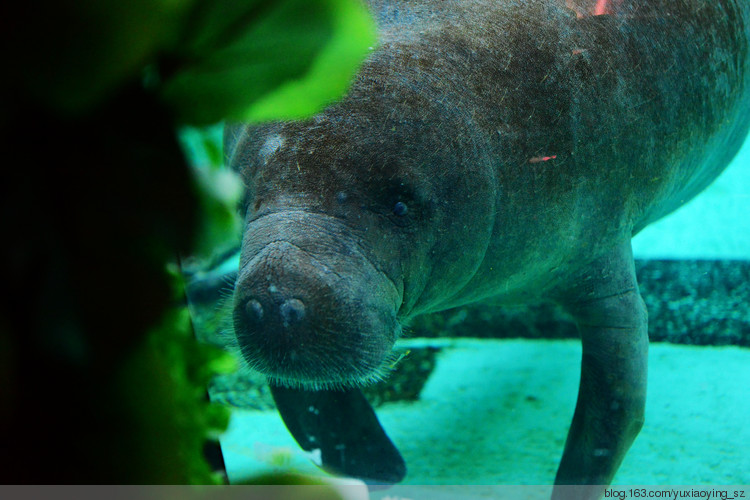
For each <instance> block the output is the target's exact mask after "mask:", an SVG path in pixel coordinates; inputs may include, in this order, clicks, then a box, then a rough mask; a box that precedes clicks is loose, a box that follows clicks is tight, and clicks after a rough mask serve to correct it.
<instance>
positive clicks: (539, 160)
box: [529, 155, 557, 163]
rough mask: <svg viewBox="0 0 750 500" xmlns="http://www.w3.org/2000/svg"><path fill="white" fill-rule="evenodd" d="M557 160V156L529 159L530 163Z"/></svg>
mask: <svg viewBox="0 0 750 500" xmlns="http://www.w3.org/2000/svg"><path fill="white" fill-rule="evenodd" d="M555 158H557V155H552V156H534V157H533V158H529V163H540V162H543V161H549V160H554V159H555Z"/></svg>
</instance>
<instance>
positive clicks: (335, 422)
mask: <svg viewBox="0 0 750 500" xmlns="http://www.w3.org/2000/svg"><path fill="white" fill-rule="evenodd" d="M270 387H271V393H272V394H273V399H274V401H275V402H276V407H277V408H278V410H279V413H280V414H281V418H282V419H283V420H284V424H286V427H287V429H289V432H290V433H291V434H292V436H294V439H296V440H297V443H299V445H300V446H301V447H302V449H304V450H306V451H311V450H314V449H316V448H317V449H320V451H321V460H322V462H323V468H324V469H326V470H327V471H329V472H332V473H335V474H339V475H344V476H349V477H355V478H358V479H361V480H363V481H365V482H366V483H369V484H393V483H398V482H400V481H401V480H402V479H403V478H404V476H405V475H406V464H405V463H404V459H403V458H402V457H401V454H400V453H399V452H398V450H397V449H396V447H395V446H394V445H393V443H392V442H391V440H390V439H389V438H388V436H387V435H386V433H385V431H384V430H383V428H382V427H381V426H380V422H378V418H377V416H375V412H374V411H373V409H372V407H371V406H370V403H368V402H367V400H366V399H365V396H364V394H362V391H360V390H359V389H346V390H323V391H306V390H302V389H290V388H287V387H281V386H275V385H271V386H270Z"/></svg>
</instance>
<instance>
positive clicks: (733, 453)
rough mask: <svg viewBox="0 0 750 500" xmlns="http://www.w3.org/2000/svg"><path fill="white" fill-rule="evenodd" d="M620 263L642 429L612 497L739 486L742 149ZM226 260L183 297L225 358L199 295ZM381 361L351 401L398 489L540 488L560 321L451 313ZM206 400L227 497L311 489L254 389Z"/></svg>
mask: <svg viewBox="0 0 750 500" xmlns="http://www.w3.org/2000/svg"><path fill="white" fill-rule="evenodd" d="M193 153H194V155H195V154H199V152H198V153H196V151H195V150H194V151H193ZM633 251H634V255H635V258H636V270H637V274H638V281H639V286H640V288H641V293H642V295H643V296H644V300H645V301H646V303H647V306H648V308H649V336H650V339H651V347H650V352H649V358H650V359H649V376H648V384H649V385H648V400H647V407H646V424H645V426H644V428H643V430H642V431H641V433H640V435H639V436H638V438H637V439H636V441H635V444H634V445H633V447H632V449H631V450H630V452H629V453H628V455H627V456H626V458H625V460H624V462H623V464H622V466H621V468H620V469H619V471H618V473H617V475H616V476H615V478H614V482H613V484H615V485H617V484H623V485H642V484H655V485H721V484H750V427H749V426H747V424H746V421H747V415H748V413H749V411H748V410H749V409H750V349H748V347H750V140H746V142H745V144H744V146H743V148H742V150H741V151H740V152H739V154H738V155H737V157H736V158H735V160H734V161H733V163H732V164H731V165H730V167H729V168H728V169H727V170H726V171H725V172H724V173H723V174H722V176H721V177H719V178H718V179H717V180H716V181H715V182H714V183H713V184H712V185H711V186H710V187H709V188H708V189H707V190H706V191H705V192H703V193H702V194H700V195H699V196H697V197H696V198H695V199H694V200H692V201H691V202H689V203H688V204H687V205H685V206H683V207H682V208H680V209H679V210H678V211H677V212H675V213H673V214H671V215H669V216H668V217H666V218H664V219H662V220H660V221H658V222H657V223H654V224H652V225H651V226H649V227H647V228H646V229H645V230H644V231H642V232H641V233H640V234H638V235H637V236H636V237H635V238H634V239H633ZM229 254H230V256H229V258H227V259H225V260H224V261H222V262H220V263H214V267H213V269H212V270H206V271H200V272H195V273H193V274H191V276H192V283H191V284H190V285H189V287H188V295H189V296H190V298H191V299H192V300H191V312H192V314H193V318H194V322H195V325H196V327H197V329H198V334H199V337H202V338H203V339H204V340H207V341H209V342H211V343H215V344H219V345H221V344H222V343H226V342H229V343H231V338H227V335H231V334H228V333H227V332H226V331H224V330H225V327H226V325H227V324H228V322H227V319H226V314H227V311H229V310H230V309H228V308H226V307H224V308H222V302H221V299H219V300H218V301H217V299H216V296H215V295H214V294H212V293H208V292H207V290H208V291H209V292H210V291H212V290H213V288H212V286H214V287H217V285H216V283H219V284H220V285H218V287H217V288H219V289H223V291H221V292H220V293H222V294H223V296H224V299H223V300H224V301H226V298H227V297H229V296H230V294H231V283H232V280H233V279H234V276H235V275H236V269H237V256H236V255H232V254H231V252H229ZM222 332H223V333H222ZM396 350H397V351H400V352H401V353H403V354H404V356H403V358H402V359H401V360H400V361H399V363H398V366H397V368H396V370H395V371H394V372H393V373H392V374H391V376H390V377H389V378H388V379H387V380H385V381H383V382H381V383H379V384H377V385H375V386H373V387H369V388H367V390H366V391H365V393H366V395H367V397H368V399H369V400H370V402H371V403H372V404H373V406H375V408H376V413H377V415H378V417H379V419H380V421H381V424H382V425H383V427H384V429H385V430H386V432H387V433H388V435H389V436H390V438H391V439H392V440H393V442H394V444H395V445H396V447H397V448H398V449H399V450H400V452H401V453H402V455H403V457H404V459H405V461H406V464H407V469H408V473H407V476H406V479H405V481H404V483H403V484H405V485H436V484H442V485H494V484H521V485H523V484H527V485H534V484H550V483H551V482H552V481H553V480H554V475H555V471H556V468H557V465H558V463H559V460H560V456H561V454H562V449H563V445H564V442H565V437H566V434H567V431H568V427H569V425H570V420H571V418H572V414H573V409H574V406H575V401H576V395H577V390H578V382H579V376H580V356H581V348H580V343H579V341H578V340H577V333H576V330H575V327H574V325H573V324H572V323H571V322H569V321H567V320H566V318H565V317H564V315H562V314H561V313H560V312H559V311H557V310H555V309H554V308H553V307H550V306H535V307H529V308H523V309H517V310H500V309H497V308H491V307H488V306H483V305H474V306H466V307H460V308H457V309H452V310H448V311H444V312H441V313H437V314H432V315H427V316H422V317H419V318H417V319H416V320H415V321H414V322H413V324H412V325H411V326H410V328H407V329H405V336H404V338H403V339H402V340H400V341H399V342H398V343H397V346H396ZM210 394H211V398H212V400H213V401H215V402H220V403H224V404H227V405H229V406H230V407H231V408H232V415H231V420H230V424H229V427H228V429H227V431H226V432H225V433H224V434H223V435H222V436H221V438H220V441H221V449H222V452H223V457H224V463H225V466H226V471H227V474H228V478H229V481H230V482H232V483H238V482H241V481H243V480H244V479H246V478H248V477H253V476H257V475H258V474H261V473H265V472H271V471H277V472H279V471H296V472H301V473H305V474H311V475H316V476H321V475H326V474H325V473H324V472H323V471H321V470H320V469H318V468H317V467H316V465H315V464H314V460H315V457H314V456H310V454H308V453H306V452H304V451H303V450H302V449H301V448H300V447H299V446H298V445H297V443H296V442H295V441H294V439H293V438H292V437H291V435H290V434H289V432H288V431H287V430H286V428H285V427H284V424H283V422H282V420H281V418H280V416H279V415H278V413H277V412H276V411H275V408H274V403H273V400H272V398H271V396H270V393H269V391H268V388H267V387H266V385H265V381H264V378H263V376H260V375H253V374H251V373H246V372H238V373H235V374H230V375H222V376H219V377H217V378H216V379H214V381H213V382H212V384H211V387H210ZM387 494H388V493H387V490H386V492H385V493H382V495H386V496H387ZM374 495H375V497H377V496H378V494H377V493H375V494H374Z"/></svg>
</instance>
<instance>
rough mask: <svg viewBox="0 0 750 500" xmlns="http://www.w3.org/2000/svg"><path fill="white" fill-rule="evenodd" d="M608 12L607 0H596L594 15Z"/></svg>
mask: <svg viewBox="0 0 750 500" xmlns="http://www.w3.org/2000/svg"><path fill="white" fill-rule="evenodd" d="M604 14H609V0H596V7H594V15H595V16H602V15H604Z"/></svg>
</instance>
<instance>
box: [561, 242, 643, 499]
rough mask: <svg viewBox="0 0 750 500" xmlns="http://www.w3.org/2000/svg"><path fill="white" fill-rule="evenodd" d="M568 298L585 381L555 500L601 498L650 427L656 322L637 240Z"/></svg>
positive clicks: (583, 278)
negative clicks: (652, 323)
mask: <svg viewBox="0 0 750 500" xmlns="http://www.w3.org/2000/svg"><path fill="white" fill-rule="evenodd" d="M576 278H577V279H575V280H574V281H573V282H574V283H575V285H574V287H573V289H568V290H567V291H565V292H564V294H565V295H564V296H563V300H562V301H561V302H563V304H564V305H565V306H566V309H567V310H568V311H569V312H570V313H571V314H572V315H573V317H574V318H575V320H576V323H577V325H578V329H579V331H580V333H581V342H582V345H583V355H582V360H581V381H580V387H579V390H578V402H577V403H576V408H575V413H574V415H573V423H572V425H571V427H570V431H569V433H568V438H567V440H566V442H565V451H564V452H563V457H562V461H561V463H560V468H559V469H558V472H557V477H556V478H555V484H556V485H599V486H579V487H556V488H555V491H554V493H553V496H552V498H553V499H554V500H561V499H573V498H575V499H577V500H581V499H598V498H601V495H602V494H603V488H604V486H603V485H608V484H609V483H610V482H611V481H612V477H613V476H614V473H615V471H616V470H617V468H618V467H619V465H620V462H621V461H622V459H623V457H624V456H625V453H626V452H627V450H628V448H630V445H631V444H632V443H633V440H634V439H635V437H636V436H637V435H638V432H639V431H640V429H641V427H642V425H643V414H644V407H645V403H646V372H647V365H648V328H647V323H648V316H647V312H646V306H645V304H644V302H643V299H641V295H640V293H639V291H638V283H637V281H636V277H635V267H634V263H633V255H632V250H631V247H630V242H629V241H628V242H623V243H622V244H621V245H620V246H619V247H617V248H615V249H614V250H613V251H612V252H611V253H610V254H609V255H606V256H604V257H603V258H600V259H598V260H596V261H595V262H594V263H593V264H592V265H591V266H589V267H587V269H586V272H585V273H583V274H582V275H580V276H577V277H576Z"/></svg>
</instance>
